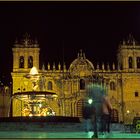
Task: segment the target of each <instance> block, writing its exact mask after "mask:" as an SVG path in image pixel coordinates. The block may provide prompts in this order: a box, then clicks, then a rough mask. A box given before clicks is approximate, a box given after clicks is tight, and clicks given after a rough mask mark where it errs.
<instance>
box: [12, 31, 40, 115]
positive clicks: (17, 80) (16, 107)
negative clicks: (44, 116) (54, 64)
mask: <svg viewBox="0 0 140 140" xmlns="http://www.w3.org/2000/svg"><path fill="white" fill-rule="evenodd" d="M12 51H13V71H12V73H11V75H12V80H13V94H14V93H17V92H24V91H31V87H32V85H31V83H30V81H29V80H28V79H27V78H25V75H26V74H27V73H29V71H30V69H31V68H32V67H33V66H34V67H36V68H37V69H39V51H40V48H39V44H38V42H37V41H36V40H32V39H31V38H30V35H28V34H27V33H26V34H25V35H24V36H23V39H21V40H20V41H18V40H16V41H15V44H14V47H13V48H12ZM22 108H23V105H22V104H21V101H19V100H16V99H15V100H13V101H12V116H22V113H21V111H20V110H22Z"/></svg>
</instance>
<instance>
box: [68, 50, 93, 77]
mask: <svg viewBox="0 0 140 140" xmlns="http://www.w3.org/2000/svg"><path fill="white" fill-rule="evenodd" d="M93 70H94V66H93V64H92V63H91V62H90V61H89V60H88V59H86V57H85V53H83V52H82V50H80V53H78V57H77V58H76V59H75V60H74V61H73V62H72V63H71V64H70V67H69V71H70V73H71V74H72V75H79V76H86V75H90V74H91V73H92V71H93Z"/></svg>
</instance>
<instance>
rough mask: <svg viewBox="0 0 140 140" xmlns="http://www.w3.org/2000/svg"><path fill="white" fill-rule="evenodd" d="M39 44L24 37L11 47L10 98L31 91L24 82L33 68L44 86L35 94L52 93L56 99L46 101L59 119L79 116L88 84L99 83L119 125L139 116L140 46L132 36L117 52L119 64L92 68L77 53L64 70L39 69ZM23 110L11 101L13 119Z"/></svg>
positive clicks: (20, 103) (19, 103)
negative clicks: (11, 93)
mask: <svg viewBox="0 0 140 140" xmlns="http://www.w3.org/2000/svg"><path fill="white" fill-rule="evenodd" d="M39 51H40V48H39V44H38V43H37V41H32V40H31V39H30V38H29V36H27V35H26V36H25V37H24V39H23V40H22V41H16V43H15V44H14V47H13V71H12V73H11V74H12V79H13V94H14V93H16V92H18V91H20V92H24V91H31V82H30V80H29V79H27V78H25V75H26V74H28V73H29V71H30V69H31V68H32V66H35V67H36V68H37V69H38V71H39V73H40V74H43V80H44V81H45V85H43V87H42V86H40V87H39V88H38V89H37V90H43V91H53V92H55V93H56V94H57V95H58V98H56V99H51V100H48V102H49V105H50V107H51V108H53V110H54V111H55V112H56V115H59V116H79V117H81V116H82V111H81V110H82V105H83V101H84V100H86V99H87V93H86V90H85V87H86V85H88V84H89V83H95V82H99V83H100V84H101V85H102V86H105V87H106V89H107V92H108V95H109V97H110V100H111V103H112V105H113V108H114V109H116V110H117V112H118V117H119V121H123V120H124V121H125V122H130V121H132V119H133V117H134V116H136V114H137V115H138V113H139V112H140V109H139V107H140V45H138V44H137V42H136V41H135V40H134V38H133V37H132V36H129V38H128V39H127V40H126V41H123V42H122V43H121V44H120V45H119V48H118V52H117V61H118V64H116V65H115V64H114V63H113V64H111V65H109V64H106V65H105V64H104V63H102V64H101V65H99V64H98V63H97V65H95V64H92V62H90V61H89V60H88V59H87V58H86V56H85V54H84V53H83V52H82V51H81V50H80V52H79V53H78V55H77V58H76V59H75V60H74V61H73V62H72V63H71V64H70V67H69V68H68V69H66V66H65V64H64V65H61V64H58V65H57V66H56V65H55V64H53V65H52V67H51V66H50V64H49V63H48V65H47V67H45V66H42V69H39ZM23 106H24V103H22V102H21V101H19V100H16V99H15V100H14V101H13V116H22V113H21V110H22V107H23Z"/></svg>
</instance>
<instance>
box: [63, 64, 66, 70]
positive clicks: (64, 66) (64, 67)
mask: <svg viewBox="0 0 140 140" xmlns="http://www.w3.org/2000/svg"><path fill="white" fill-rule="evenodd" d="M63 70H64V71H66V65H65V63H64V65H63Z"/></svg>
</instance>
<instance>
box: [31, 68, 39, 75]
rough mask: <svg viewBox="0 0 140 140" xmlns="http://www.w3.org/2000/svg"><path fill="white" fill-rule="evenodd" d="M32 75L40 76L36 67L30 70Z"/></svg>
mask: <svg viewBox="0 0 140 140" xmlns="http://www.w3.org/2000/svg"><path fill="white" fill-rule="evenodd" d="M30 74H31V75H35V74H38V71H37V68H36V67H32V69H31V70H30Z"/></svg>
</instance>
